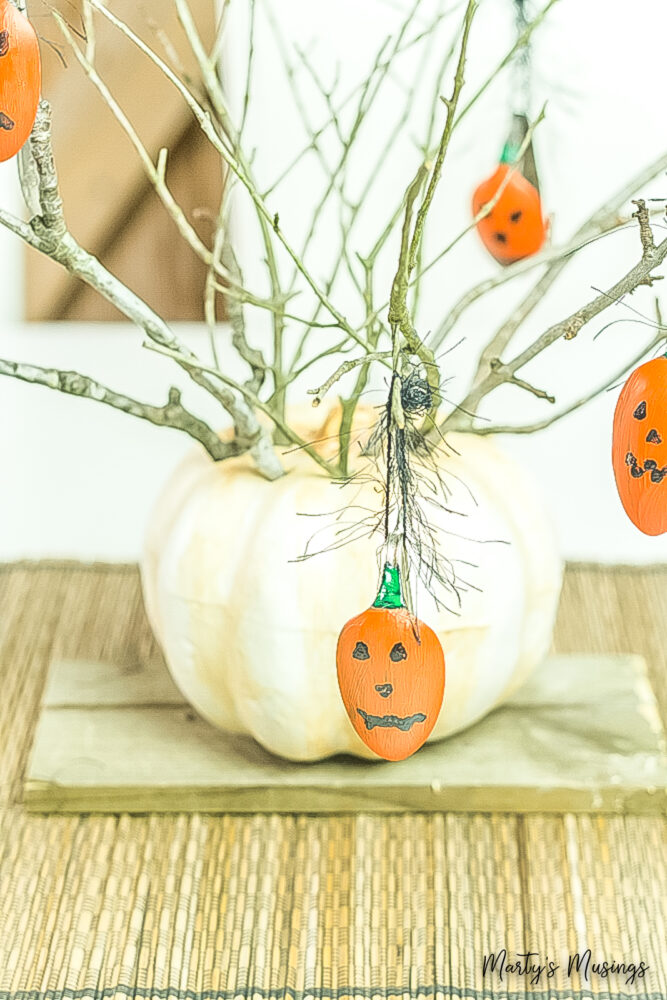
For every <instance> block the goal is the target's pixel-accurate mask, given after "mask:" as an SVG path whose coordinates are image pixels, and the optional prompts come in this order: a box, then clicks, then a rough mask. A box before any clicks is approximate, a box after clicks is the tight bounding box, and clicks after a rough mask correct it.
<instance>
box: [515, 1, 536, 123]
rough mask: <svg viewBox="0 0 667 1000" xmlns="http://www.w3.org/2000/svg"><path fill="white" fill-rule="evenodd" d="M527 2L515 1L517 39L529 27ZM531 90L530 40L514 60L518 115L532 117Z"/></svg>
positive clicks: (516, 110)
mask: <svg viewBox="0 0 667 1000" xmlns="http://www.w3.org/2000/svg"><path fill="white" fill-rule="evenodd" d="M528 23H529V22H528V18H527V16H526V4H525V0H514V25H515V31H516V36H517V38H520V37H521V35H523V33H524V31H525V30H526V28H527V27H528ZM530 89H531V52H530V39H529V40H528V41H527V42H526V44H525V45H522V46H521V48H520V49H519V51H518V52H517V54H516V57H515V60H514V79H513V81H512V104H513V111H514V113H515V114H516V115H525V116H526V117H527V118H529V117H530Z"/></svg>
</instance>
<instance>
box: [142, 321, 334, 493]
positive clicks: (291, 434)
mask: <svg viewBox="0 0 667 1000" xmlns="http://www.w3.org/2000/svg"><path fill="white" fill-rule="evenodd" d="M142 346H143V347H145V348H146V350H148V351H154V352H155V353H156V354H162V355H164V357H167V358H172V359H173V360H174V361H177V362H178V364H179V365H181V366H182V367H183V368H185V369H190V370H192V371H194V372H199V373H201V372H207V373H208V374H210V375H215V377H216V378H218V379H220V380H221V381H222V382H225V383H226V384H227V385H229V386H230V387H232V388H234V389H236V390H238V391H239V392H240V393H241V394H242V395H243V396H244V397H245V398H246V400H247V401H248V403H250V404H251V405H252V406H254V407H256V408H257V409H258V410H261V411H262V412H263V413H265V414H266V416H267V417H269V418H270V419H271V420H272V421H273V423H274V424H275V425H276V427H278V428H279V429H280V431H282V433H283V434H284V436H285V438H286V439H287V441H289V442H290V443H291V444H293V445H295V446H296V447H297V448H298V449H300V450H301V451H304V452H306V454H307V455H310V457H311V458H312V459H313V460H314V461H315V462H316V463H317V464H318V465H319V466H321V468H323V469H324V470H325V471H326V472H327V473H328V474H329V475H330V476H331V477H332V478H336V476H337V473H338V470H337V469H336V468H335V467H334V466H333V465H332V464H331V462H328V461H327V460H326V458H323V457H322V455H320V454H319V453H318V452H317V450H316V449H315V448H314V447H313V446H312V445H311V444H309V443H308V442H307V441H304V440H303V438H301V437H300V436H299V435H298V434H297V433H296V431H293V430H292V428H291V427H289V426H288V424H287V423H285V421H284V420H283V419H282V418H281V416H280V415H279V414H277V413H276V412H275V410H273V409H272V408H271V407H270V406H269V405H268V404H267V403H264V402H263V401H262V400H261V399H258V398H257V397H256V396H255V395H254V393H252V392H251V391H250V389H248V387H247V386H244V385H239V384H238V383H236V382H235V381H234V380H233V379H232V378H230V377H229V375H226V374H225V373H224V372H222V371H220V370H219V369H217V368H213V367H212V366H211V365H206V364H204V363H203V362H202V361H199V360H198V359H197V358H193V357H190V356H187V355H184V354H180V353H179V352H178V351H175V350H172V349H171V348H168V347H163V346H162V345H161V344H156V343H154V342H151V341H148V340H147V341H144V343H143V344H142Z"/></svg>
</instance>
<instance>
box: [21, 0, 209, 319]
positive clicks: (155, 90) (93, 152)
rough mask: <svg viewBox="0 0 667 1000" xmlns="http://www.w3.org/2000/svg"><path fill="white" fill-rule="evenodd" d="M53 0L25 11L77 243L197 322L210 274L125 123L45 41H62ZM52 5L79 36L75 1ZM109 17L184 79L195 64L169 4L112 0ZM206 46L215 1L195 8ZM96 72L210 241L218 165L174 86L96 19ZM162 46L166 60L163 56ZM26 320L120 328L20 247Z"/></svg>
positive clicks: (150, 297) (171, 311)
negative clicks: (163, 161) (156, 187)
mask: <svg viewBox="0 0 667 1000" xmlns="http://www.w3.org/2000/svg"><path fill="white" fill-rule="evenodd" d="M49 6H50V5H49V3H48V0H43V2H42V3H40V2H39V0H33V2H32V4H31V6H30V15H31V18H32V19H33V23H34V24H35V26H36V28H37V31H38V32H39V34H40V36H41V41H42V45H41V48H42V62H43V72H44V83H43V91H44V95H45V96H46V97H47V98H48V100H49V101H50V102H51V105H52V109H53V142H54V151H55V156H56V164H57V168H58V174H59V179H60V188H61V193H62V197H63V202H64V206H65V214H66V218H67V221H68V225H69V227H70V228H71V230H72V232H73V233H74V235H75V236H76V237H77V239H78V240H79V241H80V242H81V243H82V245H83V246H85V247H86V248H87V249H88V250H90V251H92V252H93V253H95V254H96V255H97V256H98V257H100V259H101V260H102V261H103V263H104V264H105V265H106V266H107V267H108V268H109V269H110V270H111V271H112V272H113V273H114V274H116V275H117V276H118V277H119V278H121V279H122V280H123V281H125V282H127V283H128V285H129V286H130V287H131V288H132V289H133V290H134V291H136V292H137V293H138V294H139V295H141V296H142V298H144V299H145V300H146V301H147V302H148V303H149V305H151V306H152V307H153V308H154V309H156V310H158V311H159V312H160V314H161V315H162V316H164V318H165V319H171V320H177V319H188V320H193V319H197V320H198V319H202V317H203V290H204V282H205V268H204V265H203V264H202V263H201V261H199V259H198V258H197V257H196V255H195V254H194V253H193V251H192V250H191V249H190V248H189V247H188V246H187V244H186V243H185V242H184V241H183V239H182V238H181V237H180V236H179V234H178V231H177V229H176V226H175V225H174V223H173V222H172V220H171V219H170V218H169V216H168V214H167V213H166V212H165V210H164V208H163V207H162V204H161V203H160V201H159V199H158V198H157V196H156V195H155V193H154V192H153V190H152V188H151V187H150V184H149V183H148V181H147V179H146V176H145V174H144V172H143V169H142V167H141V164H140V162H139V159H138V157H137V155H136V152H135V150H134V148H133V147H132V145H131V143H130V141H129V139H128V138H127V136H126V135H125V133H124V131H123V130H122V128H121V126H120V125H119V124H118V122H117V121H116V119H115V118H114V116H113V114H112V112H111V111H110V110H109V108H108V107H107V106H106V104H105V102H104V100H103V99H102V97H101V96H100V94H99V93H98V91H97V90H96V88H95V87H94V86H93V84H92V83H91V82H90V81H89V80H88V78H87V77H86V75H85V73H84V72H83V70H82V69H81V67H80V66H79V64H78V62H77V61H76V59H75V57H74V56H73V55H72V53H71V52H70V51H69V50H68V48H67V46H66V45H65V47H64V48H63V49H62V51H63V56H64V58H65V61H66V63H67V66H66V67H64V66H63V65H62V62H61V60H60V59H59V58H58V56H57V54H56V53H55V52H54V51H53V49H52V48H51V47H50V46H49V44H48V43H47V40H48V41H49V42H54V43H56V44H57V45H59V46H60V47H61V48H62V43H63V39H62V38H61V36H60V32H59V30H58V27H57V25H56V23H55V21H54V20H53V18H52V17H51V15H50V13H49ZM55 6H57V7H58V9H59V10H60V11H61V12H62V13H63V15H64V16H65V17H66V18H67V20H68V22H69V23H70V24H71V25H72V27H73V28H75V29H76V30H79V31H80V30H81V28H82V21H81V15H80V6H81V4H80V0H76V2H73V3H72V2H69V0H57V2H56V4H55ZM112 6H113V11H114V13H116V14H117V15H118V16H119V17H120V18H122V19H123V20H125V21H127V22H128V23H129V24H130V25H131V26H132V28H133V29H134V30H135V31H136V32H137V33H138V34H140V35H141V37H142V38H143V39H144V40H145V41H146V42H147V43H148V44H150V45H151V47H152V48H154V49H155V50H156V51H158V52H159V53H160V55H162V56H163V57H164V56H165V55H167V54H168V55H169V60H168V61H173V59H174V58H176V59H178V60H179V61H180V62H181V64H182V69H181V72H185V73H192V75H193V77H194V78H195V79H196V78H197V71H196V68H195V65H194V60H193V57H192V55H191V53H190V52H189V49H188V45H187V41H186V40H185V38H184V36H183V32H182V29H181V27H180V25H179V23H178V21H177V18H176V13H175V10H174V5H173V4H172V3H169V2H165V0H139V2H137V0H113V5H112ZM190 6H191V9H192V12H193V15H194V17H195V19H196V21H197V24H198V27H199V30H200V33H201V36H202V38H203V39H204V40H205V43H206V44H207V46H210V45H212V44H213V38H214V33H215V2H214V0H190ZM95 40H96V65H97V68H98V71H99V73H100V76H101V77H102V78H103V79H104V81H105V82H106V84H107V85H108V87H109V89H110V91H111V92H112V94H113V95H114V97H115V98H116V100H117V101H118V103H119V104H120V106H121V107H122V109H123V110H124V112H125V113H126V115H127V116H128V118H129V120H130V121H131V122H132V123H133V125H134V127H135V129H136V131H137V133H138V134H139V136H140V137H141V139H142V140H143V142H144V144H145V146H146V147H147V149H148V151H149V153H151V155H152V156H153V157H154V158H155V157H156V156H157V153H158V150H159V149H160V148H161V147H163V146H164V147H167V148H168V150H169V157H168V161H167V163H168V166H167V179H168V182H169V185H170V187H171V189H172V191H173V193H174V195H175V197H176V198H177V199H178V200H179V202H180V203H181V205H182V206H183V208H184V210H185V212H186V214H187V216H188V218H189V219H190V220H191V221H192V222H193V224H194V225H195V226H196V228H197V230H198V232H199V233H200V235H201V236H202V238H203V239H204V240H205V241H206V242H208V241H209V240H210V237H211V233H212V229H213V219H214V218H215V215H216V213H217V208H218V201H219V197H220V185H221V180H220V178H221V168H220V161H219V159H218V157H217V156H216V154H215V152H214V151H213V150H212V149H211V147H210V145H209V144H208V143H207V141H206V140H205V139H204V137H203V136H202V134H201V132H200V131H199V128H198V127H197V125H196V123H195V122H194V119H193V117H192V114H191V112H189V111H188V109H187V108H186V107H185V105H184V103H183V100H182V99H181V98H180V97H179V95H178V93H177V92H176V90H175V88H174V87H173V86H171V85H170V84H169V82H168V81H167V80H165V79H164V77H163V76H162V74H161V73H160V72H159V70H157V69H156V68H155V67H154V66H153V65H152V64H151V62H150V61H149V60H148V59H147V58H146V57H145V56H143V55H142V54H141V52H139V51H138V49H137V48H136V47H135V46H133V45H132V44H131V43H130V42H129V41H128V40H127V39H126V38H124V37H123V36H122V35H121V34H120V33H119V32H118V31H117V30H116V29H114V27H113V26H112V25H110V24H109V23H108V22H107V21H105V19H104V18H102V17H100V16H97V17H96V18H95ZM167 48H169V52H168V53H167V51H166V50H167ZM26 254H27V260H26V318H27V319H29V320H54V319H62V320H64V319H67V320H117V319H120V318H121V316H120V314H119V313H118V312H117V311H116V310H115V308H114V307H113V306H111V305H109V304H108V303H107V302H105V301H104V300H103V299H101V298H100V296H98V295H97V294H96V293H95V292H93V291H92V290H91V289H89V288H88V287H87V286H86V285H84V284H83V283H82V282H80V281H78V280H77V279H75V278H73V277H72V276H71V275H69V274H68V273H67V272H65V271H64V270H63V269H62V268H60V267H59V266H58V265H57V264H54V263H53V262H52V261H50V260H49V259H48V258H45V257H43V256H41V255H40V254H37V253H36V252H34V251H32V250H27V251H26Z"/></svg>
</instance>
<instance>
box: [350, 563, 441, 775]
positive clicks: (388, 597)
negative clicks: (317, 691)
mask: <svg viewBox="0 0 667 1000" xmlns="http://www.w3.org/2000/svg"><path fill="white" fill-rule="evenodd" d="M336 664H337V667H338V684H339V687H340V691H341V695H342V698H343V702H344V704H345V708H346V710H347V714H348V716H349V717H350V722H351V723H352V725H353V726H354V728H355V730H356V731H357V733H358V735H359V736H360V737H361V739H362V740H363V741H364V743H366V745H367V746H369V747H370V748H371V750H373V751H374V752H375V753H376V754H377V755H378V756H379V757H384V759H385V760H403V759H404V758H405V757H409V756H410V755H411V754H413V753H414V752H415V751H416V750H418V749H419V747H420V746H422V744H423V743H424V742H425V741H426V739H427V738H428V737H429V735H430V733H431V731H432V729H433V727H434V726H435V723H436V721H437V719H438V714H439V712H440V707H441V705H442V697H443V694H444V688H445V658H444V655H443V652H442V647H441V646H440V642H439V641H438V637H437V636H436V634H435V632H433V630H432V629H430V628H429V627H428V625H425V624H424V623H423V622H421V621H419V619H418V618H415V616H414V615H412V614H410V612H409V611H408V609H407V608H406V607H405V606H404V604H403V600H402V597H401V589H400V579H399V572H398V569H396V567H393V566H385V569H384V578H383V583H382V587H381V589H380V593H379V594H378V597H377V599H376V601H375V603H374V604H373V606H372V607H370V608H368V610H367V611H364V612H363V613H362V614H360V615H357V616H356V617H355V618H352V619H350V621H349V622H348V623H347V624H346V625H345V626H344V627H343V630H342V632H341V634H340V636H339V638H338V649H337V651H336Z"/></svg>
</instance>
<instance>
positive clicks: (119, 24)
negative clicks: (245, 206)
mask: <svg viewBox="0 0 667 1000" xmlns="http://www.w3.org/2000/svg"><path fill="white" fill-rule="evenodd" d="M88 2H89V3H91V4H92V6H93V7H94V8H95V10H96V11H98V12H99V13H100V14H101V15H102V16H103V17H105V18H107V20H108V21H110V22H111V24H113V25H114V27H116V28H117V29H118V30H119V31H120V32H121V33H122V34H123V35H125V37H126V38H128V39H129V40H130V41H131V42H133V44H134V45H136V46H137V48H138V49H139V50H140V51H141V52H143V53H144V55H146V56H147V57H148V59H150V61H151V62H152V63H153V64H154V65H155V66H157V68H158V69H159V70H161V72H162V73H163V74H164V76H165V77H166V78H167V79H168V80H169V82H170V83H172V84H173V86H174V87H175V88H176V89H177V90H178V92H179V93H180V94H181V96H182V97H183V99H184V100H185V102H186V104H187V105H188V107H189V108H190V110H191V111H192V113H193V114H194V116H195V118H196V119H197V122H198V124H199V126H200V128H201V130H202V132H203V133H204V135H205V136H206V138H207V139H208V140H209V142H210V143H211V145H212V146H213V148H214V149H216V150H217V152H218V153H219V154H220V156H221V157H222V158H223V159H224V161H225V162H226V163H227V165H228V167H229V168H230V170H232V172H233V173H234V174H235V175H236V177H238V179H239V181H240V182H241V184H242V185H243V186H244V188H245V189H246V191H247V192H248V195H249V196H250V199H251V201H252V203H253V205H254V206H255V208H256V210H257V212H258V213H259V214H260V215H261V216H262V217H263V218H264V220H265V221H266V222H267V223H268V224H269V225H270V226H271V228H272V231H273V232H274V233H275V235H276V237H277V239H278V240H279V242H280V243H281V244H282V246H283V248H284V249H285V250H286V252H287V254H288V256H289V257H290V259H291V260H292V263H293V264H294V265H295V266H296V267H297V269H298V270H299V271H300V272H301V274H302V275H303V277H304V278H305V280H306V283H307V284H308V285H309V287H310V289H311V290H312V292H313V293H314V294H315V296H316V298H318V299H319V301H320V302H321V303H322V305H323V306H324V308H325V309H326V310H327V311H328V312H329V313H330V314H331V315H332V316H333V317H334V319H335V320H336V321H337V322H338V323H339V324H340V326H341V328H342V329H343V330H345V332H346V333H347V334H348V336H350V337H352V339H353V340H356V341H357V342H358V343H359V344H360V345H361V346H362V347H365V344H364V341H363V340H362V339H361V338H360V337H359V336H358V334H357V333H356V331H355V330H354V329H353V328H352V326H351V325H350V324H349V323H348V321H347V320H346V319H345V317H344V316H343V315H342V313H341V312H339V310H338V309H336V307H335V305H334V304H333V303H332V302H331V300H330V299H329V298H328V296H327V295H326V294H325V292H324V291H323V290H322V288H320V286H319V284H318V283H317V281H316V280H315V278H314V277H313V275H312V274H311V273H310V271H309V270H308V268H307V267H306V265H305V264H304V263H303V261H302V259H301V257H300V256H299V255H298V254H297V252H296V250H294V248H293V247H292V245H291V243H290V241H289V240H288V238H287V236H286V235H285V233H284V231H283V230H282V228H281V226H280V222H279V217H278V215H277V214H276V213H272V212H271V211H270V210H269V209H268V207H267V206H266V204H265V202H264V200H263V198H262V196H261V195H260V193H259V191H258V190H257V188H256V187H255V185H254V184H253V182H252V180H251V178H250V177H249V176H248V174H247V173H246V171H245V170H244V168H243V165H242V164H241V162H240V161H239V159H238V157H237V155H236V153H235V152H234V151H233V150H232V149H230V147H229V144H228V142H226V141H224V140H223V139H222V138H221V137H220V135H219V134H218V132H217V131H216V129H215V128H214V127H213V123H212V121H211V116H210V114H209V113H208V112H207V111H205V110H204V108H203V107H202V106H201V105H200V104H199V102H198V101H197V100H196V98H195V97H194V95H193V94H192V93H191V92H190V90H189V89H188V88H187V87H186V86H185V84H184V83H183V81H182V80H179V78H178V77H177V76H176V74H175V73H174V72H173V71H172V70H171V69H170V67H169V66H168V65H167V64H166V63H165V62H164V60H163V59H160V57H159V56H158V55H157V54H156V53H155V52H153V50H152V49H151V48H150V47H149V46H148V45H146V44H145V42H143V41H142V40H141V38H139V36H138V35H137V34H135V32H134V31H132V29H131V28H130V27H129V26H128V25H127V24H126V23H125V22H124V21H122V20H121V19H120V18H118V17H116V16H115V14H112V13H111V11H109V10H108V9H107V8H106V7H104V6H103V4H102V3H101V2H100V0H88Z"/></svg>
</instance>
